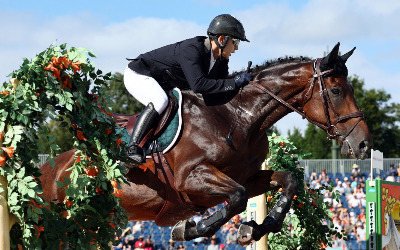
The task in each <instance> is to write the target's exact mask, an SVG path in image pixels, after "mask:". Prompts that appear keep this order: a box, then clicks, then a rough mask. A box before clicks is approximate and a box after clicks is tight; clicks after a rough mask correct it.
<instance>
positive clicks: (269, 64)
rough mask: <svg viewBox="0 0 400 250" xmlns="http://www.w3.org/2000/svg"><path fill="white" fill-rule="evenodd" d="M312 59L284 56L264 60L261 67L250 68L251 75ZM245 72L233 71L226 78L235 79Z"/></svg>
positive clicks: (243, 70)
mask: <svg viewBox="0 0 400 250" xmlns="http://www.w3.org/2000/svg"><path fill="white" fill-rule="evenodd" d="M311 60H312V59H311V58H309V57H304V56H298V57H292V56H285V57H279V58H276V59H273V60H266V61H265V62H264V63H263V64H262V65H255V66H253V67H251V70H250V71H251V73H252V74H253V75H254V74H256V73H258V72H261V71H263V70H265V69H270V68H274V67H276V66H282V65H285V64H289V63H300V62H309V61H311ZM245 71H247V69H242V70H241V71H235V72H233V73H232V74H230V75H229V77H228V78H232V77H235V76H236V75H239V74H241V73H243V72H245Z"/></svg>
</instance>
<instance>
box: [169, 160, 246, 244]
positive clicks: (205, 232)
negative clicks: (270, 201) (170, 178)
mask: <svg viewBox="0 0 400 250" xmlns="http://www.w3.org/2000/svg"><path fill="white" fill-rule="evenodd" d="M192 172H193V173H191V174H190V175H189V176H188V178H186V182H185V183H181V185H180V188H179V191H181V192H185V193H188V194H207V196H208V198H209V199H212V197H216V198H217V197H219V199H221V197H227V198H228V200H229V203H228V205H226V206H224V207H222V208H221V209H220V210H218V211H216V212H215V213H213V214H212V215H210V216H208V217H207V218H204V219H202V220H200V221H199V222H198V223H197V224H196V223H195V222H193V221H187V220H186V221H180V222H179V223H178V224H177V225H175V227H174V228H173V230H172V239H173V240H175V241H182V240H186V241H187V240H192V239H195V238H197V237H211V236H212V235H213V234H215V233H216V232H217V231H218V229H219V228H220V227H221V226H222V225H224V224H225V223H227V222H228V221H229V220H230V219H231V218H232V217H233V216H234V215H236V214H239V213H241V212H243V211H244V210H245V209H246V206H247V200H248V193H247V191H246V189H245V188H244V187H243V186H241V185H239V184H237V183H236V182H235V181H233V180H232V179H231V178H230V177H228V176H226V175H225V174H222V173H221V172H219V171H218V170H216V169H214V168H213V167H209V166H204V167H202V166H199V167H197V168H196V170H195V171H192ZM177 186H178V185H177ZM210 197H211V198H210ZM205 199H206V198H205Z"/></svg>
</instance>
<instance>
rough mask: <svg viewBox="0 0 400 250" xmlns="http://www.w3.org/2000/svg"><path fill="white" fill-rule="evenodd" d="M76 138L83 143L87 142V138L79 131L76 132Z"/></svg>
mask: <svg viewBox="0 0 400 250" xmlns="http://www.w3.org/2000/svg"><path fill="white" fill-rule="evenodd" d="M76 137H78V139H79V140H81V141H86V138H85V136H84V135H83V132H82V131H80V130H77V131H76Z"/></svg>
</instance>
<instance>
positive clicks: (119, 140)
mask: <svg viewBox="0 0 400 250" xmlns="http://www.w3.org/2000/svg"><path fill="white" fill-rule="evenodd" d="M121 142H122V138H119V139H118V140H117V148H119V144H121Z"/></svg>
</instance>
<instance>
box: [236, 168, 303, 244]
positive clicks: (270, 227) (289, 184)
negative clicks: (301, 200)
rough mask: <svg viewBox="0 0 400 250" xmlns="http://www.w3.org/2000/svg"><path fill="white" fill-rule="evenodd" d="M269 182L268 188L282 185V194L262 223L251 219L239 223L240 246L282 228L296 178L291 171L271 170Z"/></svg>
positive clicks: (293, 193) (295, 185)
mask: <svg viewBox="0 0 400 250" xmlns="http://www.w3.org/2000/svg"><path fill="white" fill-rule="evenodd" d="M265 181H266V180H265V179H264V180H263V182H264V183H265ZM269 184H270V188H269V189H268V190H271V189H274V190H276V189H278V188H280V187H282V189H283V190H282V194H281V196H280V197H279V200H278V201H277V202H276V204H275V206H274V207H273V208H272V209H271V211H270V212H269V213H268V215H267V217H266V218H265V219H264V221H263V222H262V224H260V225H258V224H257V223H256V222H255V221H253V220H252V221H249V222H245V223H243V224H242V225H240V227H239V233H238V236H239V237H238V241H239V243H240V245H242V246H247V245H249V244H251V243H252V242H254V241H258V240H259V239H260V238H261V237H262V236H264V235H265V234H266V233H269V232H279V231H280V230H281V228H282V224H283V220H284V219H285V217H286V213H287V212H288V211H289V209H290V205H291V203H292V199H293V196H294V195H295V194H296V193H297V180H296V178H295V176H294V174H293V173H291V172H280V171H278V172H273V174H272V176H271V179H270V180H269ZM253 185H254V184H253ZM268 190H265V191H268ZM265 191H264V192H265Z"/></svg>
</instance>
